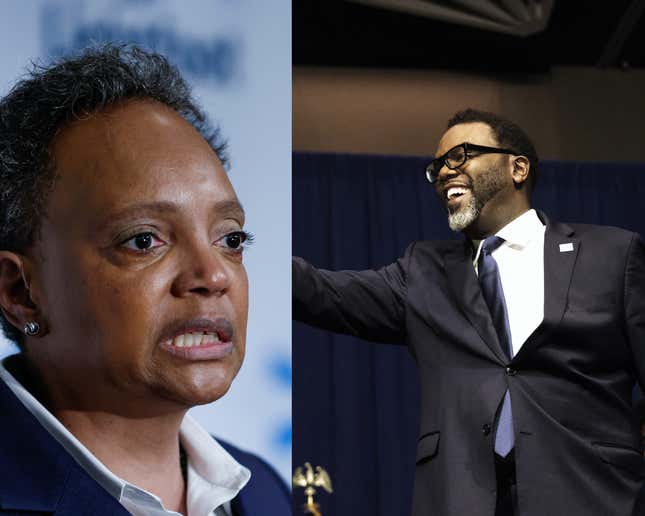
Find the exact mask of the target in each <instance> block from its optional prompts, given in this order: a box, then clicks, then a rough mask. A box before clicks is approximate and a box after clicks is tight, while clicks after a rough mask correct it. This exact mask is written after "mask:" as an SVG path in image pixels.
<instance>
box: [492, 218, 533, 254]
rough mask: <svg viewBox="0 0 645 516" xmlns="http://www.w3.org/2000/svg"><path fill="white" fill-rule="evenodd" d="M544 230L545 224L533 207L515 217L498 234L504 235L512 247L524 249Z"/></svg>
mask: <svg viewBox="0 0 645 516" xmlns="http://www.w3.org/2000/svg"><path fill="white" fill-rule="evenodd" d="M543 231H544V224H542V221H541V220H540V219H539V217H538V215H537V213H536V212H535V210H533V209H531V210H528V211H525V212H524V213H522V215H520V216H519V217H517V218H515V219H513V220H512V221H511V222H509V223H508V224H506V226H504V227H503V228H502V229H500V230H499V231H498V232H497V233H496V234H497V236H499V237H502V238H503V239H504V241H505V242H506V243H507V244H508V245H510V246H511V247H519V248H520V249H523V248H524V247H526V246H527V245H528V244H529V242H531V240H533V239H535V238H537V237H538V236H539V235H540V233H541V232H543Z"/></svg>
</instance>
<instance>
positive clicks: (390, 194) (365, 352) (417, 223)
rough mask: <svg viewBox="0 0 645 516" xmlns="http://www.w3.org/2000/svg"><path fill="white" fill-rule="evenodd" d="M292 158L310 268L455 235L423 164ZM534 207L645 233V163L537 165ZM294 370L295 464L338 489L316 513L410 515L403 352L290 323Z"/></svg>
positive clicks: (300, 245) (412, 371) (360, 261)
mask: <svg viewBox="0 0 645 516" xmlns="http://www.w3.org/2000/svg"><path fill="white" fill-rule="evenodd" d="M293 160H294V161H293V192H292V195H293V252H294V254H296V255H299V256H302V257H304V258H306V259H308V260H309V261H311V262H312V263H313V264H314V265H316V266H318V267H322V268H327V269H364V268H373V267H377V266H381V265H384V264H387V263H390V262H391V261H393V260H395V259H396V258H397V257H399V256H400V255H401V254H402V253H403V251H404V250H405V248H406V246H407V245H408V244H409V243H410V242H411V241H413V240H419V239H454V238H461V237H460V236H459V235H455V234H453V233H452V232H451V231H450V230H449V228H448V225H447V221H446V215H445V213H444V211H443V209H442V208H441V206H440V203H439V202H438V199H436V198H435V194H434V191H433V189H432V187H431V185H430V184H429V183H427V181H426V180H425V177H424V170H425V166H426V164H427V159H424V158H416V157H399V156H370V155H348V154H309V153H296V154H294V158H293ZM533 200H534V206H535V207H536V208H539V209H542V210H544V211H545V212H546V213H547V214H548V215H549V216H550V217H551V218H553V219H556V220H562V221H567V222H585V223H591V224H605V225H612V226H619V227H622V228H626V229H630V230H632V231H637V232H639V233H641V234H642V235H645V164H629V163H573V162H554V161H551V162H544V163H542V164H540V172H539V179H538V184H537V187H536V191H535V195H534V199H533ZM590 281H593V278H590ZM293 365H294V367H293V432H294V435H293V437H294V439H293V443H294V447H293V461H294V466H297V465H301V464H303V463H304V462H305V461H309V462H311V463H312V464H313V465H314V466H315V465H321V466H323V467H324V468H326V469H327V470H328V471H329V473H330V475H331V478H332V482H333V484H334V490H335V492H334V494H333V495H331V496H330V495H327V494H326V493H324V492H322V491H321V490H319V493H321V494H319V495H317V500H318V501H319V503H320V504H321V506H322V509H323V511H322V512H323V514H325V515H338V516H344V515H348V514H352V515H354V516H360V515H365V516H367V515H369V516H393V515H401V516H407V515H408V514H409V513H410V509H411V495H412V486H413V475H414V456H415V446H416V441H417V430H418V428H417V427H418V406H419V393H418V379H417V371H416V368H415V365H414V362H413V360H412V358H411V356H410V355H409V353H408V351H407V349H406V348H405V347H404V346H388V345H376V344H371V343H366V342H364V341H360V340H358V339H354V338H350V337H345V336H339V335H334V334H331V333H327V332H323V331H320V330H316V329H313V328H311V327H308V326H305V325H303V324H299V323H294V328H293ZM637 395H638V394H637V393H636V392H635V396H637ZM294 499H295V505H296V506H295V507H294V514H299V513H302V510H301V509H300V508H299V507H298V506H299V505H300V504H302V502H303V495H302V491H300V490H299V491H297V492H296V493H295V497H294Z"/></svg>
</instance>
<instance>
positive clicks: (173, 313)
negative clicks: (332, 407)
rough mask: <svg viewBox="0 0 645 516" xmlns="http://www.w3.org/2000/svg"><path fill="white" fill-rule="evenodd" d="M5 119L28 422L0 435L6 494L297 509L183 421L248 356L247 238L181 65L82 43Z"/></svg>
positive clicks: (193, 508)
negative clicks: (33, 439)
mask: <svg viewBox="0 0 645 516" xmlns="http://www.w3.org/2000/svg"><path fill="white" fill-rule="evenodd" d="M0 120H1V125H0V135H1V136H0V155H1V156H2V158H1V169H0V188H1V190H0V191H1V192H2V206H1V208H0V214H1V217H2V221H3V223H2V229H1V230H0V249H1V251H0V307H1V308H2V314H3V318H2V324H3V328H4V330H5V334H6V335H7V336H8V337H9V338H11V339H13V340H14V341H15V342H16V343H17V344H18V345H19V346H20V348H21V350H22V353H21V354H19V355H17V356H15V357H10V358H9V359H6V360H5V362H4V363H3V367H2V368H0V374H1V376H2V378H3V380H4V381H5V383H6V384H7V386H8V387H9V390H7V389H4V386H3V385H0V389H1V390H0V403H2V406H3V407H5V409H4V410H2V411H1V413H3V414H11V415H12V418H13V419H14V420H19V421H22V422H23V423H24V424H15V422H14V424H13V426H12V427H9V426H8V424H5V425H3V428H4V430H3V432H5V433H6V434H7V435H0V442H3V443H5V448H6V449H5V450H2V451H1V452H0V456H8V457H9V458H10V459H11V457H13V459H14V462H11V460H10V461H8V462H5V463H6V464H12V466H11V467H8V468H3V473H0V485H1V487H0V507H2V508H3V509H5V508H8V509H21V510H24V509H30V510H41V511H47V510H49V511H51V510H57V511H61V512H63V508H66V509H68V510H69V513H70V514H90V513H91V514H117V513H118V511H122V512H123V511H124V510H128V511H129V512H130V513H132V514H175V513H181V514H189V515H191V516H193V515H210V514H218V515H219V514H233V513H235V514H258V513H259V512H256V511H257V510H260V507H262V509H261V510H260V512H261V513H262V514H276V515H277V514H288V513H289V512H288V511H289V508H288V507H289V501H288V496H287V491H286V490H285V489H284V486H283V485H282V484H281V483H280V481H278V480H277V477H276V476H275V474H274V473H273V472H272V471H271V470H270V469H269V468H268V467H267V466H266V465H265V464H264V463H262V462H261V461H259V460H258V459H257V458H254V457H252V456H249V455H248V454H242V453H238V452H239V451H238V450H235V449H231V448H229V451H231V452H232V453H233V455H235V456H236V459H237V460H235V459H234V458H233V457H231V455H229V453H227V452H226V451H225V450H224V449H223V448H222V447H221V446H220V445H218V444H217V443H216V442H215V441H213V440H212V439H211V438H210V437H209V436H208V434H207V433H206V432H205V431H204V430H203V429H201V428H200V427H199V425H198V424H197V423H196V422H195V421H193V420H192V419H190V418H189V417H188V416H186V411H187V410H188V409H189V408H190V407H193V406H195V405H198V404H203V403H208V402H211V401H214V400H216V399H218V398H220V397H221V396H223V395H224V394H225V393H226V392H227V390H228V388H229V387H230V385H231V382H232V381H233V379H234V378H235V375H236V374H237V372H238V370H239V368H240V366H241V364H242V360H243V358H244V345H245V333H246V318H247V277H246V273H245V270H244V266H243V263H242V256H243V251H244V247H245V246H246V245H247V244H248V243H249V240H250V238H249V235H248V233H246V232H245V230H244V229H243V226H244V211H243V209H242V206H241V204H240V203H239V201H238V199H237V197H236V195H235V192H234V190H233V188H232V186H231V184H230V182H229V180H228V177H227V175H226V172H225V170H224V168H223V167H224V164H225V163H226V159H225V155H224V153H223V151H224V145H223V144H222V143H221V141H220V140H219V136H218V134H217V132H214V131H212V130H211V129H210V128H209V127H208V124H207V123H206V121H205V117H204V115H203V113H202V112H201V111H200V109H199V108H198V107H197V106H196V105H195V103H194V101H193V99H192V98H191V96H190V93H189V88H188V86H187V85H186V83H185V82H184V81H183V79H182V78H181V77H180V75H179V73H178V72H177V70H176V69H174V68H173V67H171V66H170V65H169V64H168V63H167V61H166V60H165V59H164V58H163V57H161V56H159V55H157V54H153V53H147V52H144V51H142V50H140V49H137V48H132V47H117V46H107V47H102V48H97V49H92V50H88V51H85V52H84V53H83V54H82V55H81V56H79V57H77V58H73V59H67V60H63V61H61V62H59V63H57V64H56V65H54V66H52V67H50V68H46V69H40V70H35V71H34V72H33V73H32V76H31V77H30V78H29V79H27V80H25V81H23V82H21V83H19V84H18V85H17V86H16V87H15V88H14V89H13V90H12V92H11V93H10V94H9V95H8V96H7V97H6V98H5V99H3V101H2V103H1V104H0ZM25 408H26V409H27V410H28V411H29V412H26V411H25V410H24V409H25ZM29 415H31V416H32V417H29ZM34 418H35V419H34ZM18 432H20V433H22V434H23V435H24V434H26V433H27V432H29V435H33V433H36V434H37V436H38V437H37V439H38V443H37V444H34V443H22V441H21V440H20V434H19V433H18ZM41 441H42V442H41ZM55 441H58V443H60V444H61V445H62V447H63V449H61V448H60V447H59V446H58V443H56V442H55ZM9 443H13V444H11V446H9ZM23 448H24V449H23ZM27 450H29V451H27ZM19 451H20V453H29V454H30V456H29V458H28V461H27V462H25V459H24V456H22V455H20V454H19ZM70 457H71V458H73V459H74V460H70ZM240 462H242V463H245V465H246V466H247V467H245V466H243V465H242V464H240ZM47 464H49V465H50V467H51V468H54V470H55V474H53V475H52V473H51V472H47V475H46V477H47V478H46V479H40V480H37V481H35V482H34V478H36V479H38V475H39V474H40V473H41V472H42V469H43V466H44V465H47ZM61 464H62V465H61ZM79 466H80V468H79ZM5 469H6V471H7V473H5V472H4V470H5ZM249 469H251V470H252V476H251V480H250V482H249ZM87 474H89V477H88V476H87ZM21 475H22V476H21ZM65 479H67V480H65ZM63 480H65V481H63ZM22 482H27V483H28V484H30V483H31V484H33V485H34V489H33V490H31V491H30V490H29V489H27V488H26V487H25V486H22V487H20V486H21V485H22ZM247 482H248V486H247ZM88 486H89V487H88ZM99 486H100V487H99ZM245 486H246V487H245ZM106 491H107V494H109V496H107V497H106V496H105V495H106ZM21 493H22V494H21ZM81 493H82V494H81ZM238 493H239V495H238ZM253 504H257V505H255V506H254V505H253ZM253 507H255V509H253ZM97 511H101V512H97ZM57 513H58V512H57Z"/></svg>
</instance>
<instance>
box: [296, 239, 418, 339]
mask: <svg viewBox="0 0 645 516" xmlns="http://www.w3.org/2000/svg"><path fill="white" fill-rule="evenodd" d="M411 247H412V246H411ZM409 251H410V248H408V252H406V254H405V256H404V257H403V258H400V259H399V260H397V261H396V262H394V263H392V264H390V265H387V266H385V267H383V268H381V269H377V270H365V271H328V270H322V269H317V268H315V267H313V266H312V265H311V264H309V263H308V262H306V261H305V260H303V259H302V258H297V257H296V258H293V317H294V319H296V320H297V321H301V322H304V323H307V324H310V325H312V326H317V327H319V328H322V329H326V330H329V331H334V332H338V333H346V334H349V335H354V336H356V337H360V338H362V339H367V340H374V341H379V342H392V343H404V341H405V303H406V290H407V287H406V269H407V262H408V260H409V255H410V252H409Z"/></svg>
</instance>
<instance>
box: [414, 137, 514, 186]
mask: <svg viewBox="0 0 645 516" xmlns="http://www.w3.org/2000/svg"><path fill="white" fill-rule="evenodd" d="M482 154H515V155H518V156H519V155H520V154H519V153H517V152H515V151H514V150H511V149H498V148H496V147H486V146H485V145H475V144H474V143H460V144H459V145H455V146H454V147H453V148H452V149H450V150H449V151H448V152H446V153H445V154H444V155H443V156H439V157H438V158H435V159H433V160H432V162H431V163H430V164H429V165H428V166H427V167H426V178H427V179H428V181H430V182H431V183H434V182H435V181H436V180H437V178H438V177H439V171H440V170H441V169H442V168H443V167H444V165H445V166H446V167H448V168H449V169H450V170H454V169H456V168H457V167H460V166H462V165H463V164H464V163H466V161H468V160H469V159H470V158H475V157H477V156H481V155H482Z"/></svg>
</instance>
